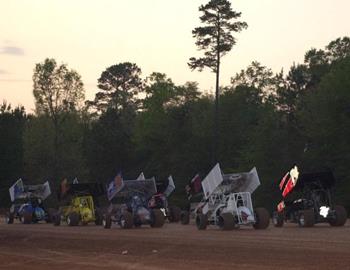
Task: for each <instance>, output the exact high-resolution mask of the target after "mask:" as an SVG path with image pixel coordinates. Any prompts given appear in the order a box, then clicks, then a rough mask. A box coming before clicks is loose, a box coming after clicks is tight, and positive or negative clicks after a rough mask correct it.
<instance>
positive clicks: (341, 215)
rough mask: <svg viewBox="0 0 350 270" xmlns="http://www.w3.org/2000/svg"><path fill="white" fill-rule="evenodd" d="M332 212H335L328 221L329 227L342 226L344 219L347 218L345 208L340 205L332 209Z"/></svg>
mask: <svg viewBox="0 0 350 270" xmlns="http://www.w3.org/2000/svg"><path fill="white" fill-rule="evenodd" d="M334 212H335V216H334V218H333V219H330V220H329V224H330V225H331V226H336V227H340V226H344V224H345V223H346V219H347V217H348V214H347V212H346V209H345V207H344V206H342V205H336V206H335V207H334Z"/></svg>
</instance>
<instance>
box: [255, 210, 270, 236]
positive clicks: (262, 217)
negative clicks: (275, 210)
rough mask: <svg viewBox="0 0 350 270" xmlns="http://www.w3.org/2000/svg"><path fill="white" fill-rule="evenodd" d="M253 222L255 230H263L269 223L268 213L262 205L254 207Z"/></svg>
mask: <svg viewBox="0 0 350 270" xmlns="http://www.w3.org/2000/svg"><path fill="white" fill-rule="evenodd" d="M254 212H255V223H254V225H253V227H254V229H256V230H264V229H266V228H267V227H269V225H270V214H269V212H268V211H267V210H266V209H265V208H262V207H258V208H256V209H255V211H254Z"/></svg>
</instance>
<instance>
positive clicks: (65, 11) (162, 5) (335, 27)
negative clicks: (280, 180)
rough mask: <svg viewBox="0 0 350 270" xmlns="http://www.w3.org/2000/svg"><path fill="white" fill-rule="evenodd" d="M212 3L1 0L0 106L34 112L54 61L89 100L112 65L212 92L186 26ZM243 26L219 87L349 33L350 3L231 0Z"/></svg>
mask: <svg viewBox="0 0 350 270" xmlns="http://www.w3.org/2000/svg"><path fill="white" fill-rule="evenodd" d="M208 1H209V0H204V1H203V0H128V1H125V0H98V1H97V0H0V103H2V101H3V100H6V101H7V102H10V103H11V104H12V105H18V104H21V105H23V106H25V107H26V109H27V111H28V112H33V110H34V98H33V94H32V75H33V69H34V66H35V64H36V63H40V62H43V61H44V59H45V58H55V59H56V61H57V62H58V63H64V64H67V65H68V67H69V68H70V69H74V70H76V71H77V72H78V73H79V74H80V75H81V76H82V79H83V82H84V85H85V90H86V98H87V99H90V100H91V99H93V98H94V95H95V93H96V92H97V90H98V88H97V86H96V84H97V79H98V78H99V77H100V75H101V73H102V72H103V71H104V70H105V69H106V68H107V67H109V66H111V65H114V64H118V63H122V62H126V61H128V62H132V63H136V64H137V65H138V66H139V67H140V68H141V70H142V77H143V78H145V77H147V76H148V75H150V74H151V73H152V72H162V73H165V74H167V76H168V77H169V78H171V79H172V80H173V81H174V82H175V83H176V84H177V85H181V84H184V83H185V82H187V81H197V82H198V83H199V87H200V89H201V91H203V92H211V91H213V89H214V85H215V75H214V74H213V73H211V72H210V71H209V70H207V71H203V72H201V73H200V72H198V71H191V70H190V69H189V68H188V66H187V62H188V59H189V58H190V57H192V56H200V55H201V52H199V51H198V50H197V48H196V46H195V39H194V38H193V37H192V33H191V31H192V30H193V29H194V28H195V27H197V26H200V21H199V16H200V13H199V11H198V7H199V6H200V5H202V4H206V3H207V2H208ZM230 2H231V3H232V8H233V10H235V11H239V12H242V17H241V20H243V21H246V22H247V23H248V29H246V30H243V31H242V32H241V33H237V34H235V37H236V38H237V45H236V46H234V47H233V49H232V51H231V52H229V53H228V55H226V56H225V57H224V58H223V59H222V66H221V85H229V83H230V78H231V77H232V76H234V75H235V73H236V72H239V71H240V70H241V69H245V68H246V67H247V66H248V65H249V64H250V63H251V62H252V61H255V60H256V61H259V62H260V63H261V64H263V65H265V66H267V67H269V68H271V69H272V70H273V71H274V72H279V71H280V70H281V69H282V68H283V69H284V70H285V71H288V70H289V68H290V66H291V65H292V64H293V63H302V62H303V59H304V54H305V52H306V51H307V50H309V49H310V48H320V49H322V48H324V47H325V46H326V45H327V44H328V43H329V42H330V41H332V40H334V39H336V38H338V37H343V36H349V35H350V17H349V16H348V11H349V10H350V1H349V0H332V1H330V0H232V1H230Z"/></svg>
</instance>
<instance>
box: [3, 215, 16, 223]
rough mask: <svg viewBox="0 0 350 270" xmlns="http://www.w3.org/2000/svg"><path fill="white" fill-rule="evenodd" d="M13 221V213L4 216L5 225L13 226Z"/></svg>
mask: <svg viewBox="0 0 350 270" xmlns="http://www.w3.org/2000/svg"><path fill="white" fill-rule="evenodd" d="M14 219H15V215H14V214H13V213H7V214H6V218H5V220H6V223H7V224H13V221H14Z"/></svg>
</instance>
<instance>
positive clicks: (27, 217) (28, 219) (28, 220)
mask: <svg viewBox="0 0 350 270" xmlns="http://www.w3.org/2000/svg"><path fill="white" fill-rule="evenodd" d="M32 219H33V214H32V213H29V212H24V213H23V218H22V221H23V224H31V223H32Z"/></svg>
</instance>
